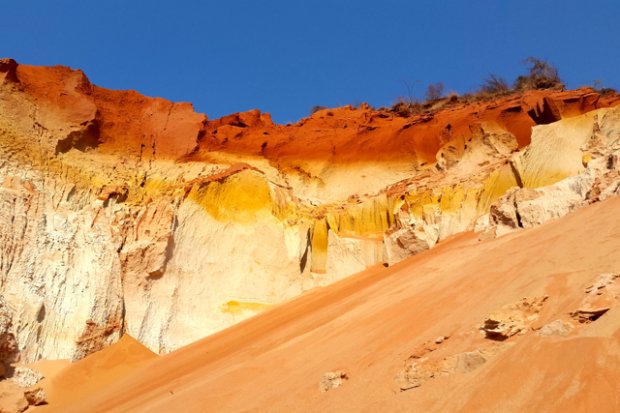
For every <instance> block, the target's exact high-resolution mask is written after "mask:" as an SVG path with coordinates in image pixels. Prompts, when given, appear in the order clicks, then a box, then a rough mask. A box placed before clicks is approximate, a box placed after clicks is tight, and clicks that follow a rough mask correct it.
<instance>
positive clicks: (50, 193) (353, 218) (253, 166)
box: [0, 59, 620, 363]
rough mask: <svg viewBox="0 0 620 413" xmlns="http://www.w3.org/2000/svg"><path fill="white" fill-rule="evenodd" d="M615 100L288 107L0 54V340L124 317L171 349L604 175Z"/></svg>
mask: <svg viewBox="0 0 620 413" xmlns="http://www.w3.org/2000/svg"><path fill="white" fill-rule="evenodd" d="M618 102H620V99H619V98H618V96H617V95H613V94H612V95H606V96H601V95H599V94H597V93H596V92H594V91H593V90H591V89H580V90H577V91H569V92H557V91H555V92H554V91H532V92H526V93H525V94H523V95H513V96H509V97H505V98H502V99H498V100H494V101H486V102H477V103H473V104H460V103H458V102H450V101H443V102H439V103H438V107H437V108H435V110H434V111H431V112H428V113H425V114H422V115H416V116H411V117H401V116H398V115H396V114H394V113H392V112H390V111H387V110H379V111H377V110H373V109H371V108H369V107H368V106H365V105H362V106H361V107H360V108H353V107H344V108H338V109H326V110H322V111H319V112H317V113H315V114H313V115H312V116H310V117H308V118H305V119H302V120H301V121H300V122H298V123H296V124H294V125H289V126H283V125H276V124H274V123H273V122H272V121H271V119H270V117H269V115H268V114H264V113H260V112H259V111H251V112H246V113H240V114H235V115H231V116H227V117H224V118H221V119H216V120H208V119H207V117H206V116H205V115H202V114H198V113H195V112H194V111H193V109H192V107H191V105H190V104H187V103H172V102H169V101H167V100H165V99H161V98H148V97H144V96H142V95H140V94H138V93H136V92H133V91H110V90H106V89H103V88H100V87H97V86H94V85H92V84H91V83H90V82H89V80H88V79H87V77H86V76H85V75H84V74H83V73H82V72H81V71H79V70H71V69H69V68H66V67H60V66H58V67H33V66H25V65H19V64H17V63H16V62H14V61H13V60H9V59H4V60H2V61H0V182H1V185H0V210H1V211H2V213H1V214H0V228H1V231H0V237H2V241H1V244H0V245H1V248H0V356H1V357H2V359H3V362H5V363H12V362H15V361H17V360H20V361H22V362H26V361H33V360H36V359H38V358H48V359H57V358H72V359H78V358H81V357H83V356H85V355H87V354H89V353H91V352H93V351H96V350H99V349H101V348H103V347H105V346H106V345H108V344H110V343H112V342H115V341H117V340H118V339H119V337H120V336H122V335H123V334H125V333H128V334H130V335H131V336H133V337H136V338H137V339H138V340H139V341H140V342H142V343H144V344H145V345H146V346H148V347H149V348H150V349H151V350H153V351H155V352H158V353H164V352H168V351H171V350H173V349H176V348H178V347H180V346H182V345H185V344H188V343H190V342H192V341H195V340H197V339H199V338H201V337H204V336H206V335H208V334H210V333H213V332H216V331H218V330H221V329H222V328H225V327H227V326H229V325H231V324H234V323H236V322H238V321H240V320H242V319H244V318H247V317H248V316H251V315H253V314H256V313H257V312H259V311H262V310H264V309H266V308H269V307H270V306H272V305H274V304H277V303H280V302H282V301H285V300H287V299H290V298H291V297H294V296H297V295H299V294H301V293H302V292H304V291H306V290H308V289H311V288H313V287H316V286H320V285H326V284H328V283H331V282H334V281H336V280H339V279H341V278H343V277H346V276H348V275H350V274H353V273H355V272H358V271H361V270H363V269H365V268H367V267H369V266H372V265H376V264H385V265H390V264H393V263H396V262H398V261H400V260H402V259H404V258H406V257H408V256H410V255H412V254H415V253H417V252H419V251H422V250H424V249H427V248H430V247H432V246H433V245H435V244H436V243H437V242H439V241H441V240H443V239H445V238H447V237H449V236H451V235H453V234H455V233H458V232H461V231H466V230H471V229H474V227H477V228H478V229H479V230H481V231H486V233H487V234H491V235H495V234H501V233H503V232H506V231H508V230H512V229H516V228H520V227H527V226H532V225H537V224H539V223H542V222H544V221H546V220H548V219H552V218H554V217H556V216H557V215H561V214H563V213H567V212H569V211H571V210H572V209H574V208H577V207H579V206H580V205H584V204H586V203H590V202H595V201H596V200H599V199H603V198H605V197H607V196H610V195H612V194H616V193H617V192H618V185H617V184H618V179H617V177H618V166H617V159H618V150H619V149H620V148H619V147H618V138H619V136H618V134H619V130H620V107H617V106H616V107H612V106H614V105H615V104H616V103H618ZM442 105H443V106H442ZM440 106H441V107H440ZM605 107H611V108H605ZM536 125H540V126H536ZM532 127H533V129H532ZM530 130H532V134H531V136H530Z"/></svg>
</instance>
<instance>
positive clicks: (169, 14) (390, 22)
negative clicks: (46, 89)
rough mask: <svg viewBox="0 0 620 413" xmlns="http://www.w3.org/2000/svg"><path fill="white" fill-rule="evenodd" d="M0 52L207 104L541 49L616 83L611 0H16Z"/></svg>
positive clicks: (305, 101)
mask: <svg viewBox="0 0 620 413" xmlns="http://www.w3.org/2000/svg"><path fill="white" fill-rule="evenodd" d="M0 10H1V15H2V21H1V23H0V56H4V57H13V58H15V59H16V60H18V61H19V62H22V63H27V64H36V65H54V64H64V65H67V66H71V67H73V68H81V69H83V70H84V71H85V72H86V74H87V75H88V76H89V78H90V79H91V81H92V82H94V83H96V84H98V85H100V86H104V87H108V88H113V89H136V90H138V91H140V92H142V93H144V94H146V95H149V96H162V97H165V98H168V99H172V100H176V101H190V102H192V103H194V106H195V107H196V109H197V110H198V111H200V112H205V113H206V114H207V115H208V116H209V118H215V117H219V116H222V115H225V114H228V113H232V112H237V111H243V110H249V109H253V108H259V109H261V110H263V111H267V112H270V113H271V114H272V116H273V118H274V119H275V120H276V121H278V122H287V121H295V120H297V119H299V118H301V117H303V116H306V115H307V114H308V113H309V111H310V108H311V107H312V106H314V105H325V106H339V105H344V104H348V103H351V104H356V103H360V102H364V101H366V102H368V103H370V104H371V105H373V106H384V105H390V104H392V103H394V102H395V100H396V99H397V98H398V97H399V96H405V95H407V94H408V93H409V92H408V90H407V86H406V84H408V85H409V86H410V88H412V89H413V94H414V95H416V96H417V97H423V96H424V92H425V89H426V85H427V84H429V83H431V82H439V81H441V82H443V83H444V84H445V87H446V89H447V90H455V91H457V92H461V93H462V92H466V91H471V90H473V89H475V88H476V87H477V86H478V85H479V84H480V82H481V81H482V79H483V78H484V77H485V76H486V75H488V74H489V73H495V74H498V75H500V76H503V77H505V78H507V79H508V80H512V79H514V77H516V75H517V74H519V73H521V72H522V71H523V70H524V66H523V65H522V64H521V61H522V60H523V59H524V58H526V57H527V56H536V57H540V58H543V59H548V60H549V61H550V62H551V63H553V64H554V65H556V66H557V67H558V68H559V70H560V75H561V77H562V78H563V79H564V81H565V82H566V83H567V85H568V86H569V87H571V88H573V87H577V86H580V85H585V84H592V82H593V81H594V80H595V79H600V80H601V81H602V82H603V85H604V86H607V87H614V88H616V89H620V1H618V0H588V1H585V0H557V1H546V0H520V1H503V0H495V1H491V0H488V1H483V0H470V1H440V0H428V1H413V0H409V1H406V0H398V1H396V0H394V1H390V0H383V1H366V0H331V1H328V0H314V1H295V0H252V1H246V0H233V1H224V0H222V1H209V0H206V1H198V0H195V1H188V0H175V1H162V0H151V1H132V0H96V1H95V0H79V1H78V0H53V1H52V0H14V1H5V2H3V4H2V6H1V7H0Z"/></svg>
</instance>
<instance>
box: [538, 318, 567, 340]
mask: <svg viewBox="0 0 620 413" xmlns="http://www.w3.org/2000/svg"><path fill="white" fill-rule="evenodd" d="M574 328H575V327H573V325H572V324H571V323H569V322H568V321H564V320H554V321H552V322H550V323H548V324H545V325H544V326H543V327H542V328H541V329H540V330H538V333H537V334H538V335H539V336H561V337H566V336H568V335H570V333H571V332H572V331H573V329H574Z"/></svg>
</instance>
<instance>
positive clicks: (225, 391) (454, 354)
mask: <svg viewBox="0 0 620 413" xmlns="http://www.w3.org/2000/svg"><path fill="white" fill-rule="evenodd" d="M619 208H620V199H619V198H612V199H610V200H608V201H605V202H602V203H598V204H594V205H592V206H589V207H587V208H584V209H582V210H579V211H577V212H575V213H573V214H571V215H569V216H567V217H565V218H563V219H560V220H556V221H552V222H550V223H548V224H546V225H542V226H540V227H537V228H534V229H530V230H523V231H520V232H516V233H512V234H510V235H508V236H505V237H501V238H498V239H493V240H489V241H481V240H479V239H478V238H477V236H476V235H475V234H471V233H468V234H463V235H460V236H457V237H456V238H453V239H451V240H449V241H447V242H445V243H442V244H440V245H439V246H438V247H436V248H435V249H433V250H430V251H427V252H424V253H421V254H419V255H417V256H415V257H412V258H410V259H407V260H405V261H404V262H402V263H400V264H397V265H395V266H394V267H391V268H387V269H383V268H375V269H371V270H368V271H366V272H363V273H360V274H358V275H355V276H352V277H350V278H348V279H346V280H343V281H341V282H339V283H336V284H334V285H332V286H329V287H326V288H323V289H319V290H314V291H313V292H311V293H308V294H306V295H304V296H302V297H300V298H298V299H295V300H293V301H291V302H289V303H287V304H284V305H281V306H279V307H277V308H274V309H272V310H270V311H267V312H266V313H263V314H261V315H259V316H257V317H255V318H253V319H250V320H247V321H245V322H242V323H241V324H239V325H236V326H234V327H232V328H229V329H227V330H225V331H223V332H221V333H218V334H216V335H214V336H211V337H208V338H206V339H204V340H201V341H199V342H196V343H194V344H192V345H189V346H187V347H185V348H182V349H180V350H178V351H175V352H173V353H170V354H169V355H166V356H163V357H160V358H156V359H154V361H152V362H149V363H148V364H146V365H144V366H142V367H138V368H137V369H136V370H135V371H134V372H133V373H131V374H130V375H128V376H127V377H126V378H124V379H122V380H120V381H118V382H116V383H113V384H109V385H103V384H102V385H101V388H100V389H99V391H98V392H97V393H96V394H91V396H90V397H87V398H85V399H83V400H81V401H79V402H76V403H74V404H73V405H72V406H70V407H67V406H60V407H58V408H57V409H56V410H54V409H53V408H52V410H51V411H62V412H127V411H130V412H174V411H179V412H180V411H183V412H188V411H191V412H266V411H267V412H296V411H303V412H315V411H338V412H411V411H421V412H422V411H424V412H456V411H466V412H489V411H497V412H500V411H501V412H526V411H527V412H537V411H540V412H542V411H544V412H563V413H564V412H618V411H620V397H619V396H618V395H619V394H620V392H619V390H620V387H619V386H620V346H619V344H620V343H619V341H620V308H619V307H618V306H617V304H618V300H619V297H618V292H619V291H620V278H617V277H616V276H615V275H617V274H618V273H619V272H620V235H619V234H620V219H618V214H617V211H618V209H619ZM607 310H608V311H607ZM483 325H484V326H485V328H486V330H487V332H486V333H485V332H484V331H482V330H481V329H480V328H481V326H483ZM487 337H488V338H487ZM86 360H88V358H87V359H86ZM118 362H120V363H122V360H118ZM76 366H77V365H76ZM328 372H334V374H332V375H331V376H324V375H325V373H328ZM65 377H66V378H67V382H66V383H64V384H63V386H65V389H67V391H70V390H69V389H70V388H71V385H72V383H77V382H79V380H81V378H80V377H79V376H72V375H69V374H67V375H65ZM320 383H322V384H321V385H320ZM338 384H340V387H337V386H338ZM326 390H327V391H326ZM51 407H53V406H51Z"/></svg>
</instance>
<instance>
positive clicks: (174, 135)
mask: <svg viewBox="0 0 620 413" xmlns="http://www.w3.org/2000/svg"><path fill="white" fill-rule="evenodd" d="M7 83H10V84H13V85H14V86H15V87H16V90H19V91H21V92H23V93H24V94H25V95H26V96H27V97H28V98H29V99H32V100H33V103H35V104H36V105H37V106H38V108H39V111H40V113H46V116H49V117H50V118H53V119H54V120H55V121H56V122H58V121H60V122H66V123H67V124H69V125H81V126H82V127H84V128H87V127H88V128H90V129H89V131H90V133H92V134H94V135H95V136H96V140H97V144H98V150H99V151H101V152H103V153H125V154H127V155H134V156H146V157H149V158H150V157H157V158H172V159H180V158H182V159H183V160H201V159H205V158H207V157H208V153H209V152H210V151H222V152H228V153H234V154H246V155H258V156H264V157H266V158H268V159H270V160H272V161H274V162H276V163H282V164H286V163H288V161H295V160H330V161H332V162H356V161H395V160H396V161H417V162H427V163H432V162H434V161H435V155H436V153H437V151H438V150H439V148H441V147H442V146H443V145H445V144H446V143H448V142H452V145H456V146H457V147H458V146H464V145H465V144H466V143H467V141H468V140H469V139H470V138H471V137H472V135H474V134H475V133H480V127H479V126H482V127H483V128H487V129H488V128H493V127H498V128H501V129H504V130H507V131H509V132H511V133H512V134H513V135H515V137H516V138H517V141H518V143H519V145H520V146H525V145H527V144H528V143H529V139H530V131H531V127H532V126H534V125H536V124H544V123H550V122H553V121H556V120H559V119H561V118H563V117H569V116H575V115H578V114H581V113H585V112H587V111H590V110H593V109H597V108H601V107H608V106H613V105H615V104H618V103H619V102H620V95H618V94H608V95H605V96H601V95H600V94H598V93H596V92H595V91H594V90H592V89H588V88H583V89H578V90H574V91H552V90H543V91H541V90H532V91H527V92H524V93H522V94H515V95H510V96H506V97H500V98H497V99H495V100H492V101H480V102H475V103H459V102H458V100H457V101H456V102H449V101H448V100H446V101H444V102H443V107H442V108H440V109H438V110H436V111H434V112H432V113H431V112H428V113H423V114H419V115H413V116H407V117H401V116H398V115H397V114H395V113H393V112H391V111H387V110H374V109H372V108H370V107H368V106H367V105H362V106H361V107H360V108H353V107H350V106H346V107H341V108H335V109H325V110H320V111H318V112H316V113H314V114H313V115H312V116H309V117H307V118H304V119H302V120H300V121H299V122H297V123H295V124H292V125H278V124H275V123H273V121H272V120H271V116H270V115H269V114H268V113H261V112H260V111H258V110H253V111H249V112H243V113H236V114H232V115H228V116H224V117H222V118H220V119H215V120H211V121H209V120H207V117H206V116H205V115H204V114H199V113H196V112H195V111H194V109H193V107H192V105H191V104H190V103H174V102H171V101H169V100H166V99H162V98H151V97H146V96H143V95H141V94H139V93H138V92H135V91H131V90H128V91H115V90H108V89H104V88H101V87H98V86H94V85H92V84H91V83H90V81H89V80H88V78H87V77H86V75H85V74H84V73H83V72H82V71H80V70H72V69H70V68H68V67H64V66H54V67H41V66H27V65H19V64H17V63H15V61H13V60H11V59H2V60H1V61H0V84H5V85H6V84H7ZM439 105H440V106H441V105H442V104H441V103H440V104H439ZM44 119H45V117H44Z"/></svg>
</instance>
